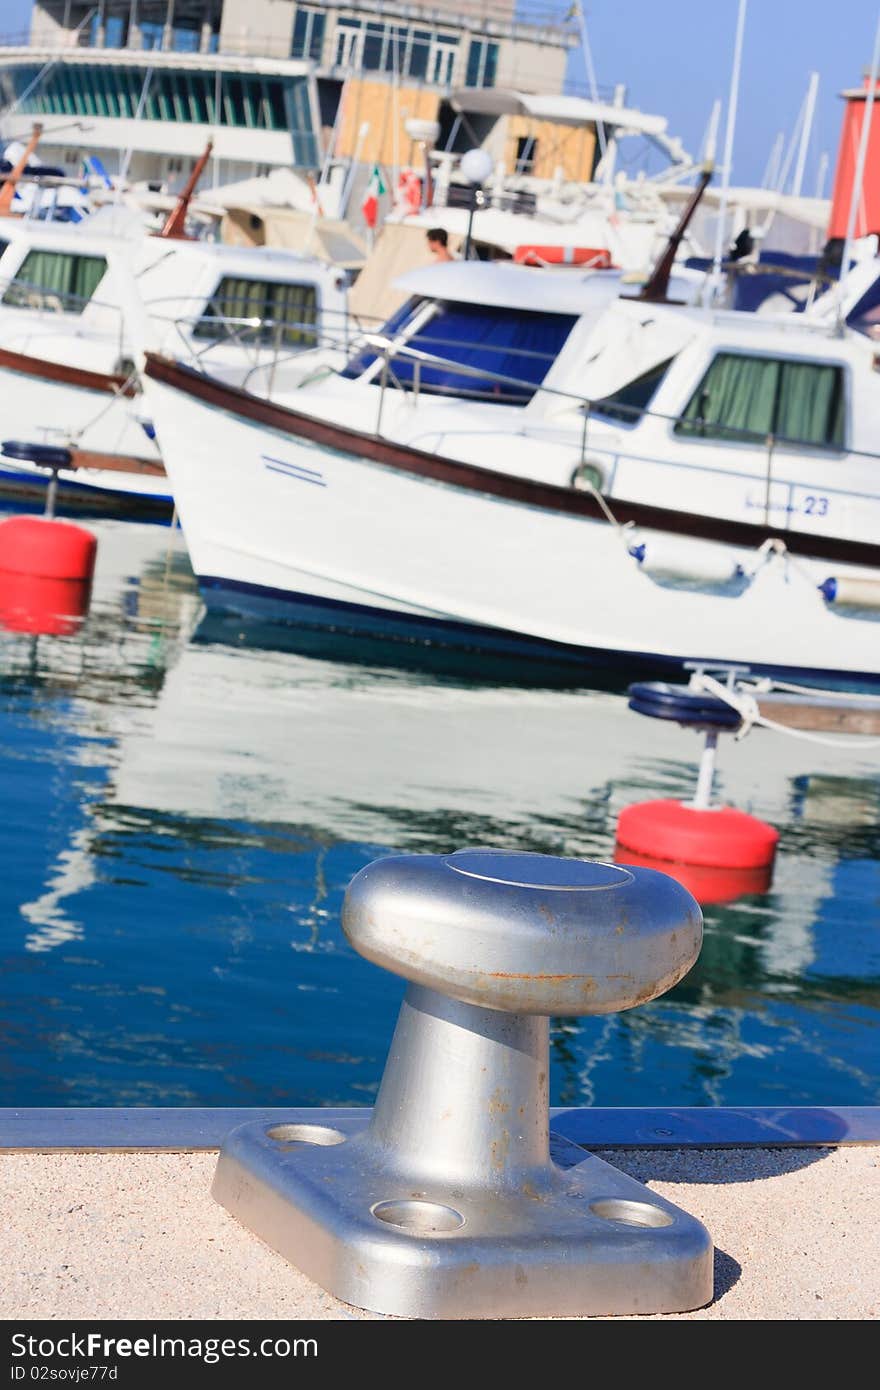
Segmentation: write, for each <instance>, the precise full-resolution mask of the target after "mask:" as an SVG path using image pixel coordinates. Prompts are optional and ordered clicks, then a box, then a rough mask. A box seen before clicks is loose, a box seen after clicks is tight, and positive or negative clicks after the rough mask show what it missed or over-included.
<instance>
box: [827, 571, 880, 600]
mask: <svg viewBox="0 0 880 1390" xmlns="http://www.w3.org/2000/svg"><path fill="white" fill-rule="evenodd" d="M819 593H820V594H822V595H824V597H825V599H826V600H827V602H828V603H838V604H842V605H844V606H846V607H849V608H880V579H837V578H835V577H834V576H832V577H830V578H828V579H825V580H823V582H822V583H821V584H820V585H819Z"/></svg>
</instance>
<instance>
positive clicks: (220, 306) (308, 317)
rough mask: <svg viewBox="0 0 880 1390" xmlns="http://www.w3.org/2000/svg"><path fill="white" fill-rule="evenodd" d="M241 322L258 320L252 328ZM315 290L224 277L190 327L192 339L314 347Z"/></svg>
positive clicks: (286, 282)
mask: <svg viewBox="0 0 880 1390" xmlns="http://www.w3.org/2000/svg"><path fill="white" fill-rule="evenodd" d="M242 319H258V320H259V321H260V322H259V324H258V325H257V326H255V327H250V326H249V325H248V324H246V323H242V322H241V320H242ZM317 320H318V289H317V286H316V285H296V284H291V283H290V282H289V281H279V280H245V279H241V278H240V277H237V276H234V275H224V277H223V279H222V280H221V281H220V284H219V285H218V286H217V288H216V290H215V291H214V293H213V294H212V295H211V298H210V299H209V300H208V303H207V305H206V307H205V311H204V314H203V315H202V317H201V318H200V319H199V321H198V322H197V323H196V324H195V325H194V326H193V330H192V331H193V337H195V338H213V339H214V340H215V341H218V342H219V341H220V340H221V339H223V338H233V337H236V335H237V337H238V340H239V341H241V342H243V343H254V342H257V343H278V344H279V345H282V346H284V347H314V346H315V344H316V342H317V340H318V335H317V330H316V325H317Z"/></svg>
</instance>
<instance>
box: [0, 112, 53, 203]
mask: <svg viewBox="0 0 880 1390" xmlns="http://www.w3.org/2000/svg"><path fill="white" fill-rule="evenodd" d="M42 133H43V127H42V126H41V125H35V126H34V128H33V130H32V131H31V138H30V139H29V140H28V142H27V145H26V146H25V149H24V153H23V154H22V156H21V158H20V159H19V161H18V163H17V164H16V166H15V168H14V169H10V171H9V173H8V174H6V176H5V177H4V179H3V184H2V187H0V217H14V216H15V213H14V212H13V211H12V200H13V198H14V197H15V189H16V185H17V183H18V181H19V179H20V178H21V176H22V174H23V173H24V171H25V169H26V168H27V167H28V163H29V162H30V157H31V155H32V154H33V152H34V150H35V149H36V148H37V145H38V144H39V143H40V136H41V135H42Z"/></svg>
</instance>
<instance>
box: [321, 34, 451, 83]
mask: <svg viewBox="0 0 880 1390" xmlns="http://www.w3.org/2000/svg"><path fill="white" fill-rule="evenodd" d="M457 53H458V38H457V36H456V35H454V34H435V33H432V31H431V30H430V29H413V28H411V27H410V25H408V24H392V23H383V22H382V21H381V20H369V21H367V22H364V21H363V20H360V19H348V18H342V19H340V20H338V21H337V25H336V47H335V50H334V54H333V62H334V64H335V65H336V66H337V67H345V68H354V69H356V70H357V69H362V70H363V71H365V72H396V73H397V74H398V75H399V76H400V77H414V78H416V79H418V80H421V81H423V82H431V83H434V84H436V85H438V86H443V87H448V86H449V85H450V84H451V82H452V78H453V72H454V68H455V59H456V55H457Z"/></svg>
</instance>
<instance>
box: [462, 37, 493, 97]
mask: <svg viewBox="0 0 880 1390" xmlns="http://www.w3.org/2000/svg"><path fill="white" fill-rule="evenodd" d="M497 71H498V45H497V43H490V42H489V40H488V39H471V46H470V48H469V49H468V60H467V72H466V74H465V79H464V80H465V86H466V87H494V86H495V75H496V73H497Z"/></svg>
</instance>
